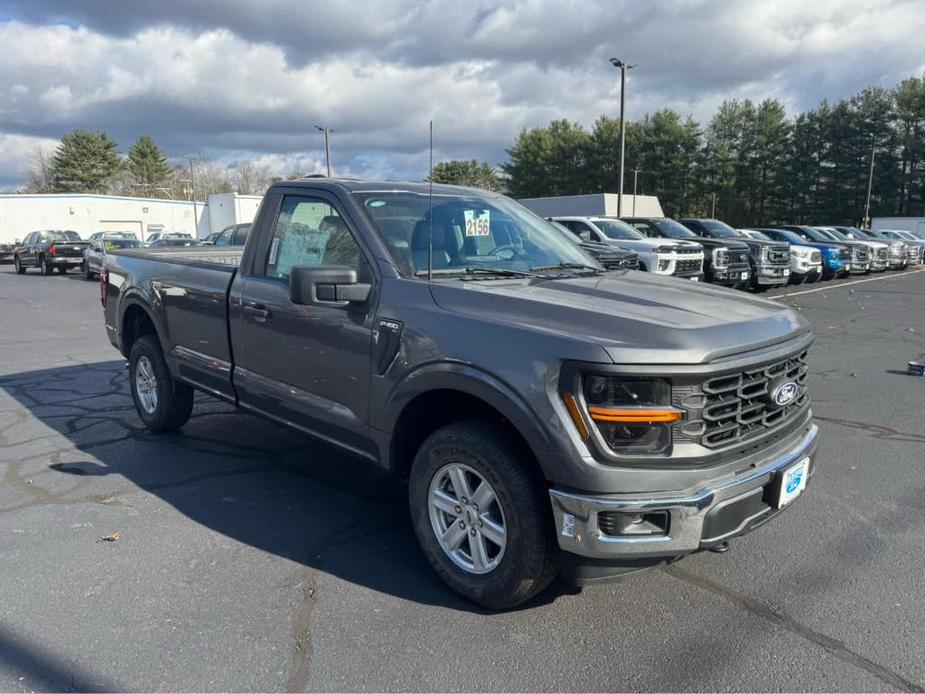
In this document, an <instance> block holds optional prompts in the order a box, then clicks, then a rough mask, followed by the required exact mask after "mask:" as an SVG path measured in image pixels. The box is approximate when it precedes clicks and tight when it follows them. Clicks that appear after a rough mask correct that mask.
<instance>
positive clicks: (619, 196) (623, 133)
mask: <svg viewBox="0 0 925 694" xmlns="http://www.w3.org/2000/svg"><path fill="white" fill-rule="evenodd" d="M610 64H611V65H613V66H614V67H615V68H617V69H618V70H619V71H620V187H619V189H618V190H617V216H618V217H619V216H620V215H622V214H623V158H624V154H625V153H626V119H625V118H624V116H625V114H626V71H627V70H629V69H630V68H634V67H636V66H635V65H628V64H627V63H625V62H623V61H622V60H620V59H619V58H611V59H610Z"/></svg>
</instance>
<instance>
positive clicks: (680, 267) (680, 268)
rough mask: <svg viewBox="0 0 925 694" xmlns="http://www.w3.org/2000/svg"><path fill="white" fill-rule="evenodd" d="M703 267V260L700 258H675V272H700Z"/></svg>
mask: <svg viewBox="0 0 925 694" xmlns="http://www.w3.org/2000/svg"><path fill="white" fill-rule="evenodd" d="M702 269H703V261H702V260H701V259H700V258H697V259H696V260H676V261H675V272H678V273H681V272H700V271H701V270H702Z"/></svg>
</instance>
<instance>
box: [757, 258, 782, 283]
mask: <svg viewBox="0 0 925 694" xmlns="http://www.w3.org/2000/svg"><path fill="white" fill-rule="evenodd" d="M789 281H790V263H787V264H786V265H761V266H759V268H758V272H757V273H756V275H755V282H756V283H757V284H758V285H759V286H761V287H773V286H778V285H782V284H787V282H789Z"/></svg>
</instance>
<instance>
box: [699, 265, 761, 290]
mask: <svg viewBox="0 0 925 694" xmlns="http://www.w3.org/2000/svg"><path fill="white" fill-rule="evenodd" d="M751 277H752V269H751V266H749V265H739V266H733V267H725V268H722V269H714V270H713V272H712V274H711V275H710V276H709V278H708V279H709V280H710V281H711V282H712V283H713V284H723V285H727V286H733V285H736V284H742V283H743V282H748V281H749V280H750V279H751Z"/></svg>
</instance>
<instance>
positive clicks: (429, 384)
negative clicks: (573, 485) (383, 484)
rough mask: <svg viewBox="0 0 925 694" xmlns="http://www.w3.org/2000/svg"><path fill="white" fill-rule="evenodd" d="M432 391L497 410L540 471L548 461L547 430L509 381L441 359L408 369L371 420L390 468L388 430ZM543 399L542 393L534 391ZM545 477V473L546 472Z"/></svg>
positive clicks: (391, 464) (468, 365)
mask: <svg viewBox="0 0 925 694" xmlns="http://www.w3.org/2000/svg"><path fill="white" fill-rule="evenodd" d="M436 390H452V391H457V392H460V393H464V394H466V395H469V396H472V397H475V398H478V399H479V400H482V401H483V402H485V403H486V404H488V405H490V406H491V407H492V408H494V409H495V410H497V411H498V412H499V413H501V415H502V416H503V417H504V418H505V419H507V420H508V421H509V422H510V423H511V424H512V425H513V426H514V428H515V429H517V431H518V432H519V433H520V435H521V436H522V437H523V439H524V441H526V442H527V445H528V446H529V447H530V450H531V452H532V453H533V454H534V456H535V457H536V459H537V461H538V462H539V463H540V466H541V467H542V468H543V470H544V473H545V472H546V470H547V465H549V464H551V463H550V460H551V455H550V454H551V449H552V448H553V447H554V444H553V442H552V440H551V438H550V434H549V432H548V431H547V430H546V428H544V427H543V426H542V418H541V416H540V415H539V414H537V412H536V411H535V410H534V408H533V407H531V406H530V404H529V403H528V402H527V401H526V400H525V399H524V398H523V397H522V396H521V395H520V394H519V393H518V392H517V391H516V390H515V389H514V388H512V387H511V386H510V385H509V384H507V383H505V382H504V381H503V380H502V379H501V378H499V377H497V376H496V375H494V374H492V373H489V372H487V371H484V370H482V369H479V368H477V367H475V366H473V365H471V364H467V363H463V362H456V361H445V362H434V363H430V364H424V365H422V366H420V367H418V368H416V369H415V370H413V371H411V372H409V373H408V374H407V375H406V376H405V377H404V378H403V379H402V381H401V382H400V383H398V384H397V385H396V386H395V387H394V388H393V389H392V391H391V393H390V395H389V397H388V398H387V400H386V405H385V407H383V408H381V409H379V410H378V411H377V413H376V415H375V416H374V417H373V418H372V420H371V422H370V423H371V425H372V427H373V428H374V429H378V430H379V431H380V432H383V433H386V432H388V433H387V436H386V437H385V440H384V441H382V443H385V442H386V441H388V444H389V445H387V446H386V447H385V448H382V444H380V450H381V453H382V454H383V457H382V459H383V460H387V461H388V467H390V468H393V469H394V466H395V464H396V462H397V461H394V460H392V459H391V457H392V451H391V445H390V444H391V438H392V432H394V431H395V427H396V425H397V423H398V420H399V418H400V417H401V415H402V413H403V412H404V410H405V408H406V407H407V406H408V404H409V403H410V402H411V401H412V400H414V398H416V397H417V396H419V395H422V394H425V393H428V392H433V391H436ZM538 395H541V396H542V397H544V398H545V393H538ZM547 479H548V475H547Z"/></svg>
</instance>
